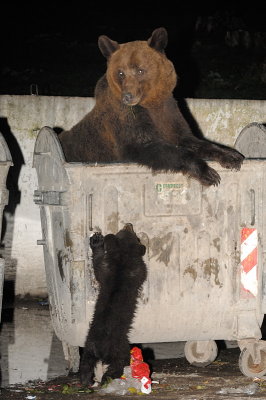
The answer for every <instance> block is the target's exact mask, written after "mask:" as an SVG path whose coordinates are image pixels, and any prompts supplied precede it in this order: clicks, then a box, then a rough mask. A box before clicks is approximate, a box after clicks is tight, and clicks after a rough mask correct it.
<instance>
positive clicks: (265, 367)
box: [239, 347, 266, 378]
mask: <svg viewBox="0 0 266 400" xmlns="http://www.w3.org/2000/svg"><path fill="white" fill-rule="evenodd" d="M259 353H260V354H259V359H258V360H257V361H255V362H254V354H252V352H251V350H250V348H248V347H244V348H243V349H242V351H241V353H240V356H239V369H240V371H241V372H242V374H243V375H246V376H248V377H251V378H255V377H258V378H259V377H262V376H264V375H266V347H264V348H260V349H259Z"/></svg>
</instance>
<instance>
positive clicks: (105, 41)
mask: <svg viewBox="0 0 266 400" xmlns="http://www.w3.org/2000/svg"><path fill="white" fill-rule="evenodd" d="M98 46H99V49H100V50H101V53H102V54H103V56H104V57H105V58H107V59H108V58H109V57H110V56H111V55H112V54H113V52H114V51H116V50H118V49H119V44H118V43H117V42H115V41H114V40H111V39H109V37H108V36H105V35H101V36H99V39H98Z"/></svg>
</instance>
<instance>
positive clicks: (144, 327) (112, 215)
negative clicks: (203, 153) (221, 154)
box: [33, 127, 266, 376]
mask: <svg viewBox="0 0 266 400" xmlns="http://www.w3.org/2000/svg"><path fill="white" fill-rule="evenodd" d="M33 165H34V167H35V168H36V171H37V176H38V189H37V190H36V191H35V193H34V199H35V202H36V203H37V204H39V205H40V215H41V223H42V233H43V237H42V238H41V239H40V240H39V241H38V243H39V244H42V245H43V249H44V260H45V268H46V276H47V287H48V292H49V302H50V310H51V318H52V322H53V326H54V329H55V332H56V334H57V336H58V338H59V339H60V340H61V341H62V342H63V347H64V351H65V357H66V358H67V359H68V360H69V362H70V368H72V370H74V371H76V370H77V368H78V361H79V355H78V346H83V345H84V341H85V337H86V333H87V329H88V326H89V321H90V320H91V318H92V315H93V310H94V305H95V300H96V296H97V282H96V281H95V278H94V275H93V269H92V265H91V251H90V247H89V237H90V235H91V234H92V233H93V232H94V231H101V232H102V233H103V234H107V233H116V232H117V231H118V230H119V229H120V228H121V227H122V226H123V224H124V223H126V222H131V223H132V224H133V225H134V229H135V231H136V232H137V234H138V236H139V237H140V239H141V241H142V242H143V243H144V244H145V245H146V247H147V252H146V255H145V257H146V263H147V266H148V279H147V281H146V282H145V284H144V286H143V289H142V293H141V296H140V299H139V305H138V310H137V313H136V316H135V319H134V324H133V329H132V331H131V333H130V340H131V342H132V343H153V342H154V343H155V342H175V341H186V345H185V355H186V357H187V359H188V361H189V362H190V363H192V364H194V365H199V366H204V365H207V364H209V363H210V362H212V361H213V360H214V359H215V358H216V355H217V346H216V342H215V341H216V340H237V341H238V344H239V347H240V349H241V355H240V360H239V365H240V369H241V371H242V372H243V374H245V375H247V376H260V375H263V374H265V373H266V343H264V341H261V340H259V339H261V329H260V327H261V324H262V321H263V317H264V313H265V310H266V284H265V280H266V269H265V267H264V264H265V248H266V213H265V211H264V209H265V205H264V201H265V199H266V160H264V159H252V160H249V159H247V160H245V161H244V164H243V166H242V168H241V170H240V171H239V172H236V171H230V170H226V169H223V168H222V167H220V166H219V164H217V163H215V162H211V163H210V165H211V166H212V167H213V168H215V169H216V170H217V171H218V172H219V174H220V175H221V184H220V185H219V186H218V187H209V188H204V187H202V186H201V185H200V184H199V183H198V182H197V181H195V180H192V179H188V178H186V177H184V176H183V175H182V174H181V173H180V174H179V173H176V174H172V173H167V174H165V173H157V174H153V173H152V172H151V171H150V170H148V169H147V168H146V167H140V166H137V165H136V164H109V165H90V164H80V163H67V162H66V161H65V159H64V155H63V152H62V148H61V145H60V143H59V140H58V138H57V135H56V134H55V132H54V131H53V130H52V129H51V128H49V127H44V128H42V129H41V131H40V132H39V134H38V137H37V139H36V144H35V150H34V164H33Z"/></svg>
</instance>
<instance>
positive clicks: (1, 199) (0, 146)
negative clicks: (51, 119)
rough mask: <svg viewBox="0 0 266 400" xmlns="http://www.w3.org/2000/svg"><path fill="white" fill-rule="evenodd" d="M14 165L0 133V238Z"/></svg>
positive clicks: (0, 272)
mask: <svg viewBox="0 0 266 400" xmlns="http://www.w3.org/2000/svg"><path fill="white" fill-rule="evenodd" d="M11 165H13V163H12V157H11V154H10V152H9V149H8V146H7V144H6V141H5V139H4V137H3V135H2V134H1V133H0V236H1V233H2V219H3V210H4V207H5V206H6V204H7V203H8V190H7V188H6V178H7V174H8V171H9V167H10V166H11ZM4 272H5V260H4V259H3V258H0V322H1V313H2V299H3V285H4Z"/></svg>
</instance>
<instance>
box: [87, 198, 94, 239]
mask: <svg viewBox="0 0 266 400" xmlns="http://www.w3.org/2000/svg"><path fill="white" fill-rule="evenodd" d="M88 211H89V218H88V219H89V230H90V231H93V226H92V193H90V194H89V198H88Z"/></svg>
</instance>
